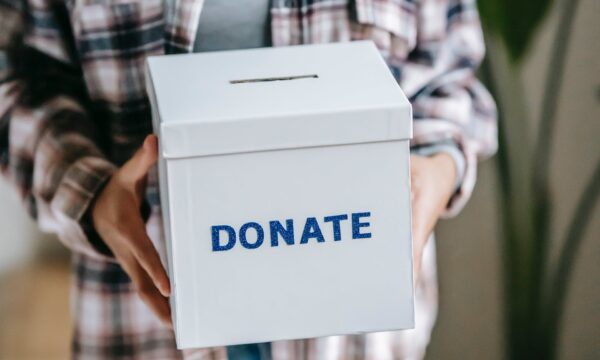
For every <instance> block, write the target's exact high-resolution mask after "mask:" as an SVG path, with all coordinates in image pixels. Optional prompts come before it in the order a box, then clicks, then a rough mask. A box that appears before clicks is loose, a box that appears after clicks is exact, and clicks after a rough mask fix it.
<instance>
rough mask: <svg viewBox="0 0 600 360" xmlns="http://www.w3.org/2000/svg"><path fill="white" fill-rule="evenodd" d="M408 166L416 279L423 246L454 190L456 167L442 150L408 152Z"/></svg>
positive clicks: (419, 269) (419, 268) (452, 160)
mask: <svg viewBox="0 0 600 360" xmlns="http://www.w3.org/2000/svg"><path fill="white" fill-rule="evenodd" d="M410 167H411V169H410V170H411V192H412V222H413V231H412V235H413V259H414V274H415V279H418V278H419V273H420V271H421V260H422V257H423V249H424V248H425V245H426V244H427V240H428V239H429V235H431V232H432V231H433V228H434V226H435V224H436V223H437V221H438V218H439V217H440V215H441V214H442V212H443V211H444V209H445V208H446V205H447V204H448V201H449V200H450V197H451V196H452V194H453V193H454V184H455V182H456V168H455V164H454V159H452V157H451V156H450V155H448V154H446V153H439V154H437V155H434V156H431V157H423V156H418V155H411V157H410Z"/></svg>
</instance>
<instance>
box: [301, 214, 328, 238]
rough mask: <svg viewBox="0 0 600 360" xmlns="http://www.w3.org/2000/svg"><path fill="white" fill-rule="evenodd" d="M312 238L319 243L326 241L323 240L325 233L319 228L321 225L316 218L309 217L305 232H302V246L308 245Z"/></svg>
mask: <svg viewBox="0 0 600 360" xmlns="http://www.w3.org/2000/svg"><path fill="white" fill-rule="evenodd" d="M311 238H315V239H317V242H324V241H325V238H323V233H322V232H321V229H320V228H319V223H318V222H317V219H316V218H314V217H309V218H307V219H306V224H304V231H303V232H302V238H301V239H300V244H306V243H307V242H308V240H309V239H311Z"/></svg>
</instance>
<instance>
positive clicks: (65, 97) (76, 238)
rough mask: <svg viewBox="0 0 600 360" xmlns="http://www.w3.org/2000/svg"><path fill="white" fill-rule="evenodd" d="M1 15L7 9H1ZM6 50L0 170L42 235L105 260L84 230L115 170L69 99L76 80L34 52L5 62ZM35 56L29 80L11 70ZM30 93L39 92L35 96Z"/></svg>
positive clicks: (1, 75)
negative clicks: (50, 235)
mask: <svg viewBox="0 0 600 360" xmlns="http://www.w3.org/2000/svg"><path fill="white" fill-rule="evenodd" d="M3 11H8V10H6V9H2V8H0V12H3ZM0 15H3V16H6V13H3V14H0ZM0 20H1V19H0ZM18 40H20V39H18ZM18 42H19V43H23V42H22V41H18ZM13 43H15V42H13ZM23 44H24V43H23ZM4 45H5V47H2V48H0V54H1V56H0V58H2V60H3V61H0V68H1V69H0V171H1V173H2V175H3V176H4V177H5V178H6V179H8V181H9V183H10V184H12V185H13V186H14V187H15V189H16V190H17V192H18V194H19V195H20V197H21V198H22V200H23V202H24V204H25V206H26V207H27V209H28V211H29V213H30V214H31V215H32V216H33V217H34V218H35V219H36V220H37V222H38V224H39V226H40V228H41V229H42V230H44V231H48V232H52V233H55V234H57V235H58V236H59V238H60V240H61V241H62V242H63V243H64V244H65V245H67V246H68V247H69V248H71V249H72V250H74V251H78V252H81V253H85V254H87V255H90V256H93V257H97V258H106V256H105V255H103V254H102V253H101V252H99V251H98V250H97V249H96V247H94V246H93V245H92V243H91V242H90V241H89V239H88V236H87V235H86V233H88V232H89V231H90V226H89V225H90V224H89V223H87V222H86V221H85V217H84V215H85V214H86V212H87V210H88V208H89V207H90V204H91V203H92V201H93V200H94V198H95V196H96V193H97V192H98V191H99V189H100V188H101V187H102V186H103V184H104V183H105V182H106V181H107V179H108V178H109V177H110V175H111V174H112V172H113V171H114V170H115V166H114V165H113V164H112V163H111V162H110V161H108V160H107V159H106V157H105V156H104V154H103V152H102V151H101V149H100V147H99V146H98V143H99V142H98V138H97V137H98V132H97V129H96V128H95V125H94V122H93V121H92V120H91V119H90V117H89V116H88V113H87V112H86V110H85V106H84V104H82V101H81V100H80V99H78V98H77V96H73V92H74V91H73V89H72V86H71V85H73V84H75V82H76V81H77V76H76V75H75V76H66V75H65V76H64V77H63V75H62V74H63V72H62V70H64V69H66V67H68V64H66V63H65V62H62V61H60V60H58V59H56V58H53V57H50V56H47V55H44V54H42V53H40V52H37V51H36V50H35V49H34V47H32V46H25V45H23V47H21V48H20V49H19V50H18V51H17V50H15V53H16V54H20V55H17V57H15V58H14V59H12V60H11V56H7V54H9V53H12V51H9V50H11V48H10V46H8V45H6V44H4ZM36 57H39V59H41V60H40V61H41V64H42V65H40V66H38V67H37V68H36V69H35V71H34V73H35V77H36V78H35V79H26V78H25V76H24V74H22V73H19V71H18V69H17V68H19V67H20V66H21V65H23V64H22V63H23V62H33V61H34V58H36ZM79 80H81V79H79ZM61 84H66V85H69V86H68V87H64V86H62V85H61ZM61 87H62V88H65V89H66V88H71V91H62V90H61ZM35 92H40V93H44V94H43V96H40V97H37V98H36V96H35V94H34V93H35Z"/></svg>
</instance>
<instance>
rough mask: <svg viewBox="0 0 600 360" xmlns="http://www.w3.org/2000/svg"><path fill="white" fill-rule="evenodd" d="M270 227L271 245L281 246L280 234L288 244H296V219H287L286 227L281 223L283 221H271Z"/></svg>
mask: <svg viewBox="0 0 600 360" xmlns="http://www.w3.org/2000/svg"><path fill="white" fill-rule="evenodd" d="M269 228H270V230H271V246H279V241H278V238H279V235H281V238H282V239H283V241H285V243H286V244H288V245H294V220H292V219H287V220H286V221H285V228H284V227H283V225H281V222H279V221H277V220H273V221H271V222H269Z"/></svg>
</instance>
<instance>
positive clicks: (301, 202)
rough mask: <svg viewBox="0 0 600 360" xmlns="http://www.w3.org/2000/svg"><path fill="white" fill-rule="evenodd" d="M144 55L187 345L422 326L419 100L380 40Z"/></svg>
mask: <svg viewBox="0 0 600 360" xmlns="http://www.w3.org/2000/svg"><path fill="white" fill-rule="evenodd" d="M146 70H147V72H146V76H147V80H146V86H147V90H148V93H149V96H150V99H151V103H152V109H153V125H154V129H155V132H156V133H157V134H158V137H159V151H160V160H159V165H158V166H159V176H160V198H161V206H162V212H163V219H164V229H165V237H166V243H167V244H166V245H167V254H168V255H167V261H166V262H167V268H168V273H169V276H170V280H171V286H172V296H171V308H172V314H173V323H174V327H175V332H176V338H177V345H178V347H179V348H194V347H211V346H220V345H233V344H244V343H254V342H266V341H275V340H284V339H302V338H311V337H320V336H328V335H342V334H357V333H365V332H374V331H388V330H399V329H409V328H412V327H413V326H414V310H413V307H414V305H413V279H412V243H411V211H410V204H411V200H410V171H409V139H410V137H411V134H412V125H411V123H412V118H411V116H412V115H411V107H410V104H409V102H408V100H407V99H406V96H405V95H404V93H403V92H402V90H401V89H400V87H399V86H398V84H397V82H396V81H395V79H394V78H393V76H392V74H391V72H390V70H389V68H388V67H387V65H386V64H385V62H384V60H383V59H382V57H381V55H380V53H379V52H378V50H377V49H376V47H375V46H374V44H373V43H372V42H367V41H362V42H350V43H343V44H327V45H305V46H292V47H284V48H266V49H253V50H239V51H237V50H236V51H224V52H213V53H200V54H185V55H168V56H157V57H150V58H148V60H147V67H146Z"/></svg>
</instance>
